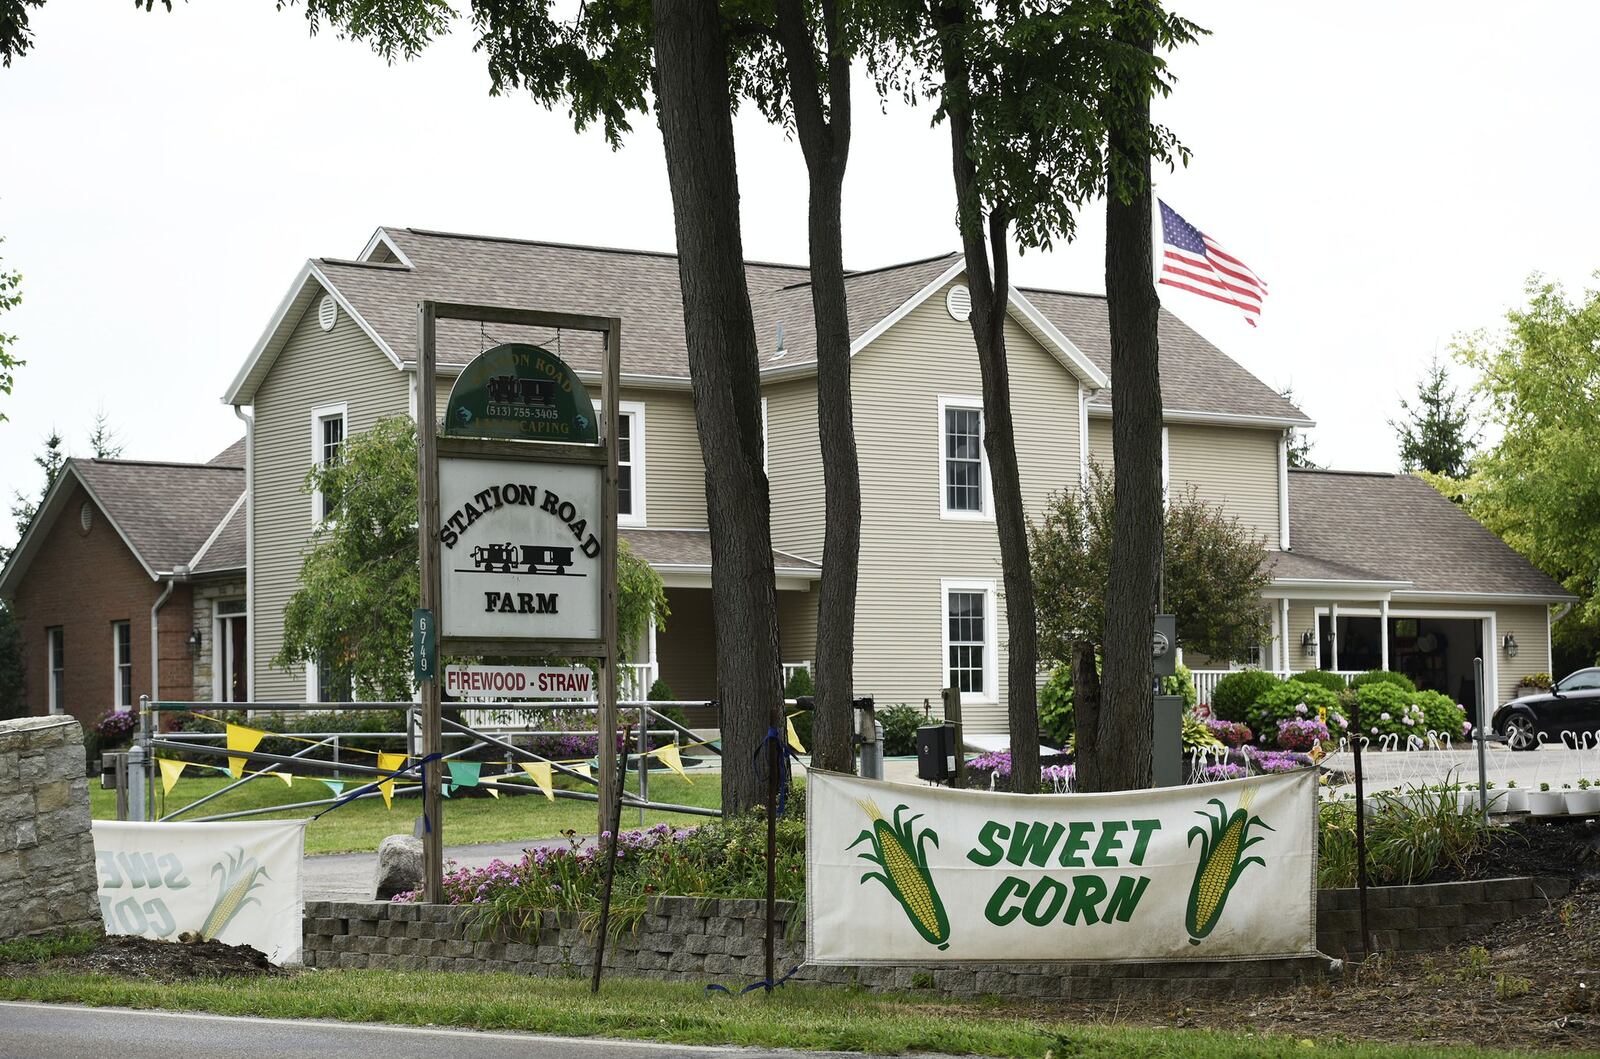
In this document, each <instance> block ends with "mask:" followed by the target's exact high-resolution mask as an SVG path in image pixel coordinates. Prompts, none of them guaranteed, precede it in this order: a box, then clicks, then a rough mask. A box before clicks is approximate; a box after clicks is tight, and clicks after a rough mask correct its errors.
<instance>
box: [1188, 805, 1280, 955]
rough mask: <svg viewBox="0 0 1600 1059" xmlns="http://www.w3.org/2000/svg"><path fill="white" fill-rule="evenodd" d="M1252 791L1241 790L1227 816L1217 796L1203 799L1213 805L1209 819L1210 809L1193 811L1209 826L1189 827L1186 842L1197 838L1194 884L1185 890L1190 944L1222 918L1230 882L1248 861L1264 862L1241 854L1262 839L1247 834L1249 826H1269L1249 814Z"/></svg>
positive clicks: (1226, 811)
mask: <svg viewBox="0 0 1600 1059" xmlns="http://www.w3.org/2000/svg"><path fill="white" fill-rule="evenodd" d="M1253 793H1254V792H1253V791H1249V792H1246V793H1245V795H1244V797H1243V798H1241V799H1240V801H1239V808H1238V809H1236V810H1234V812H1233V813H1232V815H1231V816H1230V815H1229V813H1228V807H1227V805H1225V804H1224V803H1223V801H1222V799H1220V798H1212V799H1211V800H1210V801H1208V802H1207V803H1206V804H1208V805H1215V806H1216V807H1217V816H1216V819H1214V820H1213V819H1212V818H1211V813H1210V812H1209V811H1207V810H1205V809H1198V810H1196V811H1195V815H1197V816H1203V817H1205V818H1206V822H1207V823H1208V824H1209V825H1210V829H1209V831H1208V830H1207V829H1206V828H1204V827H1200V826H1198V825H1196V826H1195V827H1192V828H1190V829H1189V842H1188V844H1189V845H1191V846H1192V845H1194V843H1195V839H1199V840H1200V862H1199V864H1197V865H1196V866H1195V872H1194V885H1193V886H1192V887H1191V888H1190V890H1189V911H1188V916H1187V923H1186V925H1187V926H1188V928H1189V944H1190V945H1198V944H1200V939H1201V938H1203V937H1205V936H1206V935H1207V934H1210V933H1211V930H1212V928H1213V927H1215V926H1216V925H1217V921H1218V920H1219V919H1221V918H1222V909H1223V906H1224V905H1226V904H1227V902H1228V894H1229V893H1231V892H1232V891H1233V887H1234V884H1235V883H1237V882H1238V881H1239V876H1240V875H1242V874H1244V870H1245V869H1246V868H1248V867H1249V866H1250V865H1252V864H1260V865H1262V866H1263V867H1265V866H1266V863H1267V862H1266V861H1264V860H1262V859H1261V858H1260V857H1246V856H1245V855H1244V853H1245V851H1246V850H1248V849H1249V848H1250V847H1251V846H1253V845H1255V844H1256V843H1257V842H1261V841H1263V836H1261V835H1256V836H1255V837H1251V836H1250V829H1251V828H1252V827H1258V826H1259V827H1263V828H1266V829H1267V830H1268V831H1271V830H1272V828H1271V827H1270V826H1269V825H1268V824H1266V823H1265V822H1264V821H1262V819H1261V818H1260V817H1259V816H1251V815H1250V800H1251V795H1252V794H1253Z"/></svg>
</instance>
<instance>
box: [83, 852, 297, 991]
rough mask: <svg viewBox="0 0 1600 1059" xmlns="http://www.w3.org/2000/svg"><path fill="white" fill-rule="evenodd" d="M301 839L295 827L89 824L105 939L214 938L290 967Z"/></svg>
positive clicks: (293, 952)
mask: <svg viewBox="0 0 1600 1059" xmlns="http://www.w3.org/2000/svg"><path fill="white" fill-rule="evenodd" d="M305 833H306V821H304V820H281V821H279V820H275V821H272V822H270V823H256V822H242V821H228V820H222V821H217V822H214V823H193V824H176V823H175V824H152V823H144V822H142V821H117V820H96V821H95V822H94V856H95V867H96V870H97V871H98V874H99V879H100V915H101V918H103V919H104V920H105V925H106V933H107V934H138V935H141V936H143V937H146V938H158V939H161V940H164V941H178V940H180V935H195V936H197V937H199V938H202V939H207V940H209V939H211V938H215V939H217V940H218V941H223V942H227V943H228V944H229V945H254V946H255V947H256V948H258V949H260V950H261V951H262V952H264V953H266V954H267V958H268V959H269V960H271V961H272V962H273V963H276V964H291V963H299V962H300V934H301V922H300V921H301V913H302V894H301V888H300V864H301V860H302V857H303V855H304V850H305ZM182 940H189V938H187V937H183V938H182Z"/></svg>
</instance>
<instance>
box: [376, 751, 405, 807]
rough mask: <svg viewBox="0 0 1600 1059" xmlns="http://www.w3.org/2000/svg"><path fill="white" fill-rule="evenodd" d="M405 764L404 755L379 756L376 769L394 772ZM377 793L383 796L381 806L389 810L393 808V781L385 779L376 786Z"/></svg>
mask: <svg viewBox="0 0 1600 1059" xmlns="http://www.w3.org/2000/svg"><path fill="white" fill-rule="evenodd" d="M405 763H406V756H405V755H404V754H379V755H378V769H379V771H382V772H394V771H396V770H397V769H399V768H400V767H401V766H403V765H404V764H405ZM378 793H379V794H381V795H383V804H384V805H386V806H388V807H389V808H390V809H393V808H394V779H393V778H390V779H386V780H384V781H382V782H381V783H379V784H378Z"/></svg>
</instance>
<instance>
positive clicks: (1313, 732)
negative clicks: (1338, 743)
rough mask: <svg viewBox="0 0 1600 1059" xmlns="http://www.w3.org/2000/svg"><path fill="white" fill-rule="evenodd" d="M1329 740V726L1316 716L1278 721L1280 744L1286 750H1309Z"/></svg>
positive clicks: (1278, 740)
mask: <svg viewBox="0 0 1600 1059" xmlns="http://www.w3.org/2000/svg"><path fill="white" fill-rule="evenodd" d="M1327 741H1328V726H1327V725H1326V724H1324V723H1322V722H1321V721H1319V720H1317V719H1316V718H1315V717H1309V718H1308V717H1300V718H1296V719H1294V720H1292V721H1279V722H1278V739H1277V742H1278V745H1279V746H1280V747H1282V748H1283V749H1285V750H1300V751H1309V750H1310V749H1311V748H1312V747H1314V746H1318V745H1319V744H1322V743H1325V742H1327Z"/></svg>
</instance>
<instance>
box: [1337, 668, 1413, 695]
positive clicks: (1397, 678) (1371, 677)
mask: <svg viewBox="0 0 1600 1059" xmlns="http://www.w3.org/2000/svg"><path fill="white" fill-rule="evenodd" d="M1369 684H1393V685H1394V686H1395V687H1397V688H1401V689H1403V690H1405V691H1416V690H1417V686H1416V685H1415V684H1413V683H1411V678H1410V677H1408V676H1406V675H1405V674H1404V673H1396V672H1395V671H1394V670H1392V669H1369V670H1367V671H1366V672H1365V673H1357V674H1356V675H1355V676H1353V677H1351V678H1350V686H1351V687H1352V688H1364V687H1366V686H1367V685H1369Z"/></svg>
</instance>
